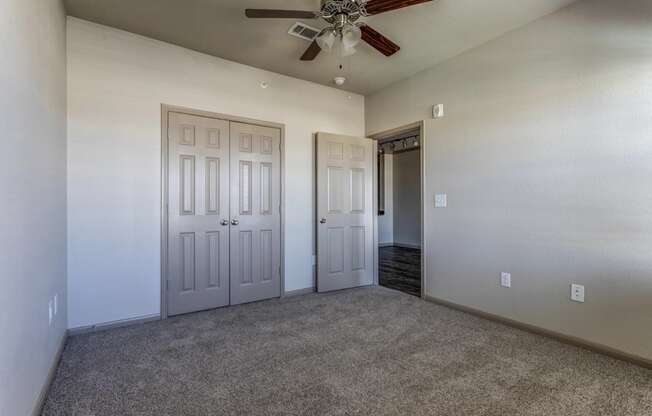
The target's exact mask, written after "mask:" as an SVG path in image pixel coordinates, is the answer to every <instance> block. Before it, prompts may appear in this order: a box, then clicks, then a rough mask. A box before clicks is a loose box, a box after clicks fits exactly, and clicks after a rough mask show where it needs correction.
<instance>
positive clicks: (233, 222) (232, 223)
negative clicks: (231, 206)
mask: <svg viewBox="0 0 652 416" xmlns="http://www.w3.org/2000/svg"><path fill="white" fill-rule="evenodd" d="M238 224H240V221H238V220H236V219H235V218H234V219H232V220H231V225H238Z"/></svg>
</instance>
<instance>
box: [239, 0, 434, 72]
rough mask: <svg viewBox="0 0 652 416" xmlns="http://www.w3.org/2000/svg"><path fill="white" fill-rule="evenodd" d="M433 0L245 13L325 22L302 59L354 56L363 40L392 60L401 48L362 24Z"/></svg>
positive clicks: (325, 0)
mask: <svg viewBox="0 0 652 416" xmlns="http://www.w3.org/2000/svg"><path fill="white" fill-rule="evenodd" d="M429 1H433V0H321V10H319V11H318V12H311V11H304V10H274V9H246V10H245V15H246V16H247V17H249V18H252V19H262V18H271V19H323V20H325V21H326V22H327V23H328V24H329V25H330V26H329V27H327V28H325V29H323V30H322V31H321V32H320V33H319V35H317V37H316V38H315V40H314V41H313V42H312V43H311V44H310V46H309V47H308V49H307V50H306V51H305V52H304V54H303V56H301V60H302V61H312V60H313V59H315V58H316V57H317V55H319V52H321V51H322V50H324V51H327V52H330V51H331V50H333V48H336V49H338V51H339V53H340V55H342V56H348V55H352V54H353V53H355V46H356V45H357V44H358V43H359V42H360V40H363V41H365V42H367V43H368V44H369V45H371V46H372V47H374V48H375V49H376V50H378V51H379V52H380V53H382V54H383V55H385V56H392V55H394V54H395V53H396V52H398V51H399V50H400V49H401V48H400V47H399V46H398V45H397V44H395V43H394V42H392V41H391V40H389V39H387V38H386V37H385V36H383V35H381V34H380V33H378V32H377V31H375V30H374V29H372V28H371V27H370V26H369V25H367V24H365V23H362V22H359V21H358V19H360V18H361V17H366V16H372V15H376V14H380V13H384V12H389V11H392V10H397V9H401V8H403V7H408V6H414V5H416V4H420V3H426V2H429Z"/></svg>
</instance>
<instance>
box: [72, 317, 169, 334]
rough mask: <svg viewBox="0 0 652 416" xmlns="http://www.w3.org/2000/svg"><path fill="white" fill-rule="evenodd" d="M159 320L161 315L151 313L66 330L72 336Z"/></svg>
mask: <svg viewBox="0 0 652 416" xmlns="http://www.w3.org/2000/svg"><path fill="white" fill-rule="evenodd" d="M159 320H161V315H160V314H158V313H157V314H152V315H146V316H140V317H137V318H130V319H122V320H119V321H112V322H105V323H101V324H95V325H88V326H78V327H76V328H70V329H69V330H68V335H70V336H74V335H80V334H87V333H89V332H97V331H106V330H107V329H113V328H120V327H123V326H130V325H138V324H144V323H147V322H152V321H159Z"/></svg>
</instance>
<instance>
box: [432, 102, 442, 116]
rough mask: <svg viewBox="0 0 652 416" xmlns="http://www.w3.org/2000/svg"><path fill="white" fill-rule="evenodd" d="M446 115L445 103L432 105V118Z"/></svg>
mask: <svg viewBox="0 0 652 416" xmlns="http://www.w3.org/2000/svg"><path fill="white" fill-rule="evenodd" d="M442 117H444V104H435V105H433V106H432V118H442Z"/></svg>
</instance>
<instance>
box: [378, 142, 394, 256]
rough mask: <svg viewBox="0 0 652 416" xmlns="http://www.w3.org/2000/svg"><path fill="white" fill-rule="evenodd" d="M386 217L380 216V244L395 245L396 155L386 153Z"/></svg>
mask: <svg viewBox="0 0 652 416" xmlns="http://www.w3.org/2000/svg"><path fill="white" fill-rule="evenodd" d="M383 157H384V158H385V215H379V216H378V244H385V245H391V244H393V243H394V174H393V170H394V168H393V166H394V155H393V154H391V153H385V154H384V155H383Z"/></svg>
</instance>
